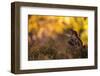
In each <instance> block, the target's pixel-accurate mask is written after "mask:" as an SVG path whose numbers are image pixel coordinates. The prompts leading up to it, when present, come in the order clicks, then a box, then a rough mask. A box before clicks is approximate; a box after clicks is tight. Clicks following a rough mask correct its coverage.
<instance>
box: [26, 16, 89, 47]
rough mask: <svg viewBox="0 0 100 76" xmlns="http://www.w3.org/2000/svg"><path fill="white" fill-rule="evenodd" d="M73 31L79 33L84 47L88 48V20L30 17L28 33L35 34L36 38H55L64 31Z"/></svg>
mask: <svg viewBox="0 0 100 76" xmlns="http://www.w3.org/2000/svg"><path fill="white" fill-rule="evenodd" d="M68 29H73V30H74V31H76V32H77V34H78V36H79V38H80V39H81V41H82V43H83V45H84V46H88V18H87V17H71V16H69V17H66V16H42V15H29V16H28V32H29V33H30V32H34V34H35V35H34V39H35V38H39V39H41V38H43V35H44V36H47V37H54V36H55V34H58V33H63V31H64V30H68Z"/></svg>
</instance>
